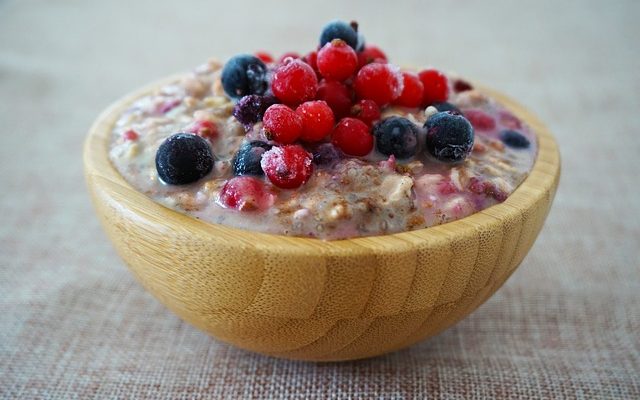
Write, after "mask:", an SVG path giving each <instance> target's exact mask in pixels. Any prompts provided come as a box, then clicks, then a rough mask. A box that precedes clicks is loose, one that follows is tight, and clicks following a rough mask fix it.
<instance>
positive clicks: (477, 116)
mask: <svg viewBox="0 0 640 400" xmlns="http://www.w3.org/2000/svg"><path fill="white" fill-rule="evenodd" d="M464 116H465V117H466V118H467V119H468V120H469V122H471V125H473V128H474V129H476V130H479V131H492V130H494V129H496V120H495V119H494V118H493V117H492V116H491V115H489V114H487V113H486V112H484V111H482V110H479V109H477V108H472V109H470V110H465V112H464Z"/></svg>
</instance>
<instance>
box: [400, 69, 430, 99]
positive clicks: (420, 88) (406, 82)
mask: <svg viewBox="0 0 640 400" xmlns="http://www.w3.org/2000/svg"><path fill="white" fill-rule="evenodd" d="M402 79H403V88H402V93H401V94H400V97H398V98H397V99H396V101H395V104H398V105H400V106H405V107H419V106H420V105H421V104H422V98H423V95H424V85H422V82H421V81H420V78H418V75H416V74H414V73H411V72H403V73H402Z"/></svg>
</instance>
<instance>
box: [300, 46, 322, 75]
mask: <svg viewBox="0 0 640 400" xmlns="http://www.w3.org/2000/svg"><path fill="white" fill-rule="evenodd" d="M302 61H304V62H306V63H307V64H309V66H310V67H311V68H313V70H314V71H315V72H318V52H317V51H312V52H311V53H309V54H307V55H306V56H304V57H302Z"/></svg>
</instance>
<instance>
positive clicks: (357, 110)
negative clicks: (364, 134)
mask: <svg viewBox="0 0 640 400" xmlns="http://www.w3.org/2000/svg"><path fill="white" fill-rule="evenodd" d="M351 115H352V116H353V117H354V118H358V119H359V120H360V121H362V122H364V123H365V124H367V125H369V126H371V124H372V123H374V122H375V121H377V120H379V119H380V107H378V105H377V104H376V102H375V101H373V100H367V99H364V100H360V101H359V102H357V103H356V104H354V105H353V107H351Z"/></svg>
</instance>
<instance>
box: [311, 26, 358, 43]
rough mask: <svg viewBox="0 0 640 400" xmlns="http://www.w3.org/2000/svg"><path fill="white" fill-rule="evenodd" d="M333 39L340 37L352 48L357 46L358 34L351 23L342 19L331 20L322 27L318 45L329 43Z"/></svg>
mask: <svg viewBox="0 0 640 400" xmlns="http://www.w3.org/2000/svg"><path fill="white" fill-rule="evenodd" d="M333 39H342V40H344V41H345V42H347V44H348V45H349V46H351V47H352V48H353V49H354V50H355V49H356V48H357V47H358V34H357V33H356V31H355V29H353V28H352V27H351V25H349V24H347V23H346V22H342V21H331V22H329V23H328V24H327V25H325V26H324V28H322V34H320V47H323V46H324V45H325V44H327V43H329V42H330V41H332V40H333Z"/></svg>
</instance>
